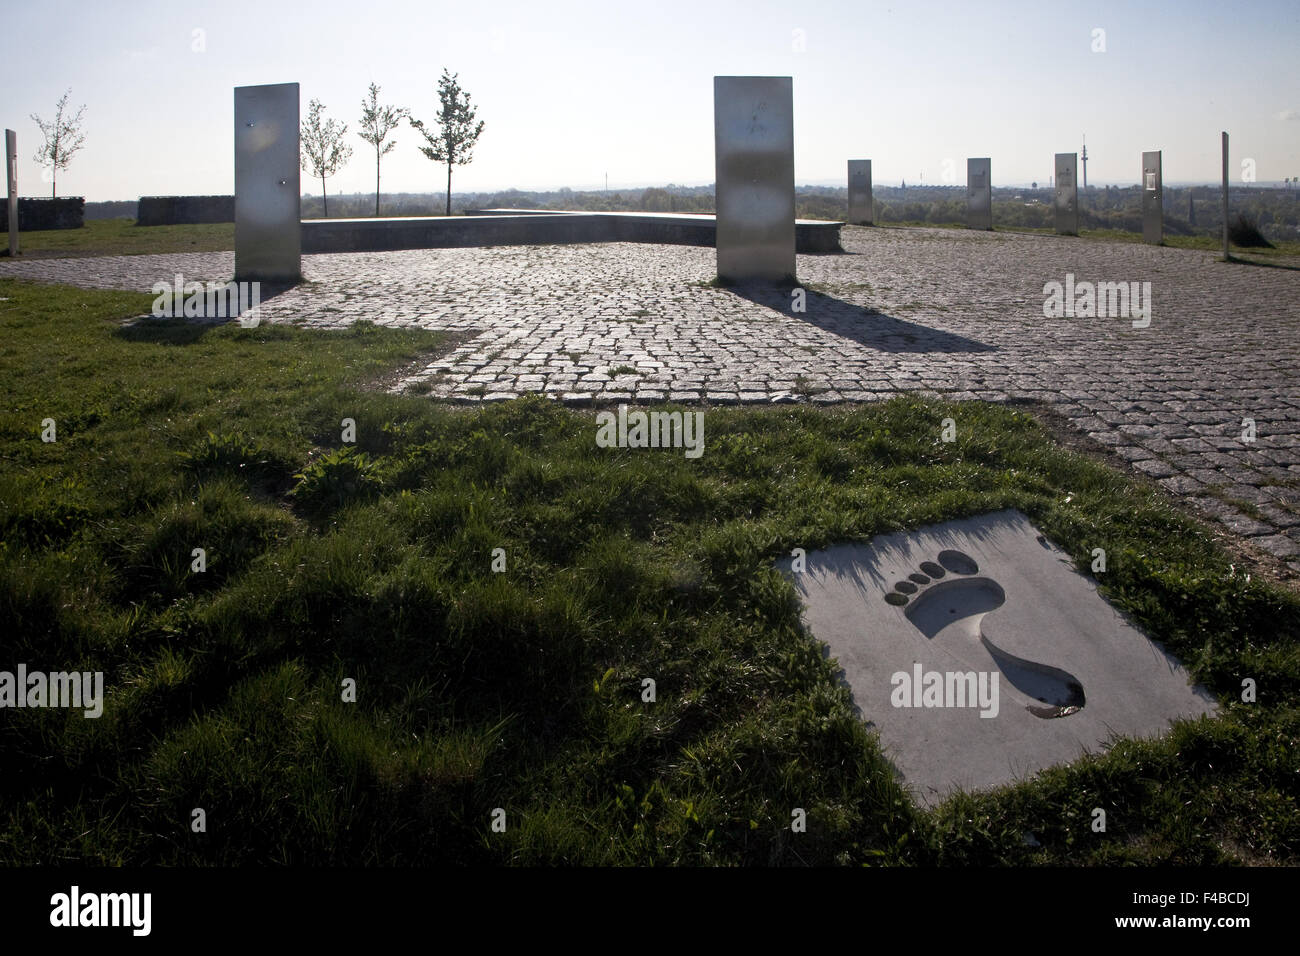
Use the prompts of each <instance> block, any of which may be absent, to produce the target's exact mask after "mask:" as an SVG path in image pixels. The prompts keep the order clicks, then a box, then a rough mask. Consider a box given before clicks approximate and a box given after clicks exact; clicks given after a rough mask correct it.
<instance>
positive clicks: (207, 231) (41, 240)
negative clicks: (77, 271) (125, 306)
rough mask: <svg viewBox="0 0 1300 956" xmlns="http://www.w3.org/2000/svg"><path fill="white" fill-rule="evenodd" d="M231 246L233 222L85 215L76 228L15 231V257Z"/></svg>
mask: <svg viewBox="0 0 1300 956" xmlns="http://www.w3.org/2000/svg"><path fill="white" fill-rule="evenodd" d="M234 248H235V224H234V223H233V222H215V223H198V224H193V225H181V226H137V225H136V224H135V223H134V221H132V220H130V219H89V220H87V221H86V224H85V225H84V226H82V227H81V228H80V229H44V230H40V231H38V232H20V233H19V234H18V250H19V252H18V259H19V261H22V260H23V259H54V258H62V257H66V256H133V255H142V254H145V253H156V252H223V251H226V250H230V249H234ZM5 254H6V255H7V254H8V246H5Z"/></svg>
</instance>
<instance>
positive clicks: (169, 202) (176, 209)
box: [135, 196, 235, 226]
mask: <svg viewBox="0 0 1300 956" xmlns="http://www.w3.org/2000/svg"><path fill="white" fill-rule="evenodd" d="M234 221H235V197H234V196H141V197H140V205H139V207H138V208H137V210H136V216H135V224H136V225H137V226H175V225H180V224H183V223H197V222H234Z"/></svg>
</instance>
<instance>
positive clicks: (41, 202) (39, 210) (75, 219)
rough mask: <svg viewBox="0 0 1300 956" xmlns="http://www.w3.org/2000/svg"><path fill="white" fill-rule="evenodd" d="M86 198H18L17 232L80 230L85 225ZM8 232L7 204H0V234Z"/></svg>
mask: <svg viewBox="0 0 1300 956" xmlns="http://www.w3.org/2000/svg"><path fill="white" fill-rule="evenodd" d="M85 218H86V198H85V197H84V196H65V197H64V198H62V199H32V198H23V197H22V196H19V197H18V231H19V232H37V231H40V230H42V229H80V228H81V227H82V226H84V225H85V224H86V222H85ZM8 231H9V204H8V203H5V202H0V232H8Z"/></svg>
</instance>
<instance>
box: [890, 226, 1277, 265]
mask: <svg viewBox="0 0 1300 956" xmlns="http://www.w3.org/2000/svg"><path fill="white" fill-rule="evenodd" d="M871 228H875V229H966V228H967V226H966V224H965V223H964V222H920V221H916V220H906V221H904V220H899V221H897V222H895V221H892V220H891V221H888V222H878V223H876V225H875V226H873V227H871ZM993 231H994V232H1012V233H1015V232H1023V233H1029V234H1032V235H1041V236H1050V235H1055V234H1056V230H1055V229H1054V228H1051V227H1043V228H1039V227H1035V226H1007V225H1002V224H1000V223H994V224H993ZM1075 238H1079V239H1097V240H1101V241H1103V242H1136V243H1141V242H1142V241H1143V239H1142V233H1140V232H1128V231H1126V230H1123V229H1080V230H1079V235H1078V236H1077V237H1075ZM1270 241H1271V242H1272V243H1273V245H1274V246H1275V247H1276V248H1273V249H1256V248H1251V249H1245V248H1241V247H1238V246H1235V245H1234V246H1231V247H1230V248H1231V250H1232V251H1233V255H1234V256H1243V255H1247V256H1266V257H1281V258H1287V257H1292V256H1300V241H1297V240H1294V239H1274V240H1270ZM1164 244H1165V245H1166V246H1169V247H1170V248H1173V249H1204V250H1206V251H1209V252H1222V251H1223V239H1222V237H1219V236H1172V235H1168V234H1166V235H1165V241H1164Z"/></svg>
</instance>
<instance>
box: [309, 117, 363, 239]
mask: <svg viewBox="0 0 1300 956" xmlns="http://www.w3.org/2000/svg"><path fill="white" fill-rule="evenodd" d="M324 110H325V107H323V106H321V102H320V100H312V101H311V103H310V105H309V106H308V107H307V118H306V119H305V120H303V124H302V168H303V169H304V170H307V169H309V170H311V174H312V176H313V177H315V178H318V179H319V180H320V195H321V201H322V202H323V203H324V205H325V218H326V219H328V218H329V214H330V201H329V197H328V196H327V195H326V194H325V177H327V176H333V175H334V174H335V173H337V172H338V171H339V170H340V169H342V168H343V166H344V164H346V163H347V161H348V158H349V157H350V156H351V155H352V147H351V146H349V145H347V143H345V142H343V135H344V134H345V133H346V132H347V131H348V126H347V124H346V123H339V122H337V121H336V120H326V121H325V122H324V123H322V122H321V113H322V112H323V111H324Z"/></svg>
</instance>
